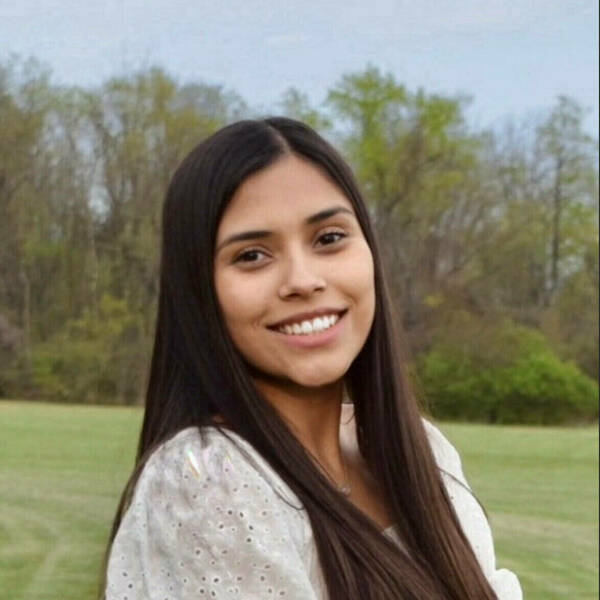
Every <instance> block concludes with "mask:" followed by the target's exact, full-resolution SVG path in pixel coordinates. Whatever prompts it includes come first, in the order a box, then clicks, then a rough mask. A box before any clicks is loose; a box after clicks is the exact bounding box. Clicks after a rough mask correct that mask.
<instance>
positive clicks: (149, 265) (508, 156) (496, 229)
mask: <svg viewBox="0 0 600 600" xmlns="http://www.w3.org/2000/svg"><path fill="white" fill-rule="evenodd" d="M467 105H468V99H466V98H464V97H450V96H443V95H439V94H429V93H427V92H426V91H424V90H422V89H419V90H409V89H408V88H407V87H406V86H404V85H402V83H400V82H398V81H397V80H396V79H395V77H394V76H393V75H392V74H389V73H387V74H386V73H382V72H381V71H380V70H379V69H377V68H376V67H374V66H368V67H366V68H365V69H364V70H362V71H359V72H355V73H349V74H346V75H344V76H343V77H341V79H340V80H339V81H338V82H336V83H335V84H334V85H332V87H331V89H330V90H329V92H328V94H327V97H326V99H325V101H324V102H323V103H322V104H321V105H320V106H314V105H312V104H311V103H310V102H309V100H308V97H307V95H306V94H305V93H303V92H302V91H301V90H298V89H296V88H290V89H289V90H288V91H287V92H286V93H285V94H283V96H282V97H281V99H280V102H279V106H278V111H277V112H278V113H279V114H285V115H288V116H291V117H294V118H299V119H301V120H304V121H306V122H308V123H309V124H311V125H312V126H313V127H315V128H316V129H317V130H318V131H319V132H320V133H321V134H322V135H324V137H326V138H327V139H329V140H330V141H332V142H333V143H334V145H336V146H337V147H338V148H341V149H342V152H343V153H344V155H345V156H346V158H347V159H348V160H349V162H350V163H351V164H352V166H353V168H354V169H355V173H356V174H357V177H358V179H359V182H360V185H361V187H362V189H363V191H364V193H365V196H366V198H367V200H368V203H369V208H370V211H371V215H372V217H373V221H374V223H375V226H376V228H377V231H378V234H379V236H380V238H381V240H382V242H383V246H384V252H385V256H386V261H387V268H388V272H389V275H390V281H391V286H392V293H393V296H394V299H395V302H396V304H397V307H398V309H399V313H400V315H401V318H402V321H403V325H404V329H405V331H406V346H407V349H408V350H409V352H408V354H407V356H410V357H411V358H410V360H411V367H412V372H413V373H414V376H415V384H416V385H417V388H418V389H419V393H420V394H421V395H422V398H423V401H424V402H425V403H427V404H428V405H429V407H430V409H431V410H432V411H433V412H434V414H437V415H439V416H442V417H455V418H471V419H476V420H483V421H493V422H515V421H520V422H561V421H569V420H580V419H590V418H597V414H598V409H597V398H598V142H597V140H595V139H593V138H592V137H590V136H589V135H588V134H587V133H586V132H585V129H584V126H583V120H584V118H585V111H584V109H583V107H581V106H580V105H579V104H578V103H577V102H576V101H574V100H573V99H571V98H569V97H567V96H561V97H559V98H557V99H556V100H555V101H554V103H553V105H551V106H549V108H548V110H547V111H546V112H545V113H544V114H540V115H537V116H536V117H528V118H521V119H518V118H512V119H510V120H507V121H506V122H505V124H504V125H503V126H502V127H497V128H495V129H484V130H477V129H475V128H473V127H472V126H470V125H469V123H468V122H467V119H466V117H465V113H466V108H467ZM255 116H262V115H260V114H259V113H258V111H257V110H256V109H253V108H252V107H251V106H249V104H248V103H247V102H246V101H245V100H244V99H243V98H242V97H241V96H240V95H239V94H237V93H236V92H235V91H231V90H227V89H226V88H224V87H223V86H219V85H210V84H206V83H203V82H196V83H186V84H182V83H180V82H178V81H177V80H176V79H175V78H173V77H172V76H170V75H169V74H168V73H167V72H166V71H165V70H163V69H161V68H157V67H155V68H149V69H146V70H143V71H140V72H134V73H131V74H128V75H124V76H120V77H114V78H111V79H109V80H107V81H105V82H104V83H103V84H102V85H100V86H98V87H94V88H81V87H64V86H62V87H61V86H56V85H54V84H52V81H51V73H50V72H49V71H48V70H47V69H45V68H44V67H42V66H40V65H39V63H37V62H36V61H33V60H29V61H23V60H20V59H12V60H10V61H6V62H5V63H3V64H0V396H5V397H6V396H11V397H23V398H27V397H31V398H42V399H48V400H59V401H69V402H102V403H115V404H136V403H140V402H141V401H142V398H143V392H144V385H145V378H146V371H147V366H148V361H149V353H150V350H151V343H152V338H153V328H154V318H155V312H156V301H157V291H158V290H157V284H158V269H159V254H158V253H159V236H160V215H161V206H162V201H163V196H164V192H165V190H166V186H167V182H168V181H169V178H170V176H171V174H172V172H173V170H174V169H175V167H176V166H177V164H178V163H179V161H180V160H181V159H182V158H183V156H184V155H185V154H186V153H187V152H188V151H189V150H190V149H191V148H192V147H193V146H194V145H195V144H196V143H197V142H198V141H200V140H201V139H202V138H204V137H206V136H207V135H209V134H211V133H212V132H214V131H215V130H217V129H218V128H220V127H222V126H223V125H225V124H227V123H230V122H233V121H235V120H238V119H240V118H252V117H255Z"/></svg>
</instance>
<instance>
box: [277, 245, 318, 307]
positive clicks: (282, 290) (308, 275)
mask: <svg viewBox="0 0 600 600" xmlns="http://www.w3.org/2000/svg"><path fill="white" fill-rule="evenodd" d="M326 287H327V282H326V280H325V278H324V276H323V274H322V273H321V272H319V270H318V269H317V265H315V262H314V260H311V259H310V258H308V257H306V256H305V255H304V254H303V253H301V252H298V253H296V254H295V255H293V256H290V257H289V258H288V259H287V260H286V261H285V262H284V265H283V272H282V277H281V285H280V286H279V297H280V298H281V299H282V300H286V299H291V298H300V297H303V298H305V297H308V296H311V295H312V294H314V293H315V292H319V291H323V290H324V289H325V288H326Z"/></svg>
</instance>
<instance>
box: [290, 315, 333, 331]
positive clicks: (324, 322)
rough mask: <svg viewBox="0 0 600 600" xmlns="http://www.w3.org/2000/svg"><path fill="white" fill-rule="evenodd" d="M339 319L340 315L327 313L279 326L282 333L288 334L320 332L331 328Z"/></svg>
mask: <svg viewBox="0 0 600 600" xmlns="http://www.w3.org/2000/svg"><path fill="white" fill-rule="evenodd" d="M338 321H339V316H338V315H327V316H323V317H316V318H314V319H313V320H312V321H308V320H307V321H302V322H301V323H293V324H291V325H289V324H288V325H282V326H281V327H279V328H278V331H279V332H280V333H285V334H286V335H310V334H311V333H319V332H321V331H325V330H326V329H329V328H330V327H331V326H333V325H335V324H336V323H337V322H338Z"/></svg>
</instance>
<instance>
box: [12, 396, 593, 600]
mask: <svg viewBox="0 0 600 600" xmlns="http://www.w3.org/2000/svg"><path fill="white" fill-rule="evenodd" d="M140 417H141V412H140V411H139V410H136V409H126V408H105V407H89V406H64V405H50V404H37V403H17V402H6V401H4V402H0V598H1V599H2V600H88V599H89V600H92V599H93V598H95V590H96V584H97V581H98V574H99V567H100V563H101V556H102V553H103V550H104V545H105V540H106V536H107V534H108V529H109V525H110V522H111V519H112V516H113V514H114V511H115V508H116V503H117V498H118V496H119V493H120V491H121V488H122V485H123V484H124V482H125V479H126V477H127V475H128V473H129V470H130V468H131V465H132V459H133V454H134V447H135V443H136V438H137V433H138V428H139V423H140ZM441 428H442V430H443V431H444V432H445V433H446V435H447V436H448V437H449V438H450V440H451V441H452V442H453V443H454V444H455V445H456V446H457V448H458V449H459V451H460V453H461V455H462V459H463V466H464V470H465V473H466V475H467V478H468V479H469V481H470V483H471V485H472V487H473V488H474V489H475V491H476V492H477V494H478V496H479V498H480V500H481V501H482V503H483V504H484V505H485V506H486V508H487V511H488V513H489V516H490V520H491V523H492V528H493V530H494V535H495V540H496V548H497V554H498V564H499V566H503V567H507V568H509V569H512V570H513V571H515V572H516V573H517V574H518V575H519V578H520V580H521V583H522V585H523V588H524V592H525V598H526V599H527V600H537V599H539V600H542V599H543V600H551V599H554V598H561V599H564V598H568V599H586V598H590V599H591V598H598V429H597V428H596V427H593V428H592V427H588V428H581V429H559V428H534V427H488V426H475V425H461V424H443V425H442V427H441Z"/></svg>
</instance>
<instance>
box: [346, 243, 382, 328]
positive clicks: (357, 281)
mask: <svg viewBox="0 0 600 600" xmlns="http://www.w3.org/2000/svg"><path fill="white" fill-rule="evenodd" d="M350 264H351V267H349V268H347V269H344V271H343V273H342V275H343V276H344V278H345V283H344V285H345V287H346V289H347V292H348V294H350V295H351V296H352V297H353V298H354V300H355V302H356V304H357V306H358V308H359V309H360V312H361V314H363V315H364V316H365V317H366V318H369V320H370V321H371V320H372V318H373V313H374V311H375V269H374V266H373V257H372V255H371V250H370V248H369V246H368V245H367V243H366V242H364V244H361V245H360V246H359V247H358V248H357V249H356V252H354V253H353V256H352V258H351V261H350ZM370 321H369V325H370Z"/></svg>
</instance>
